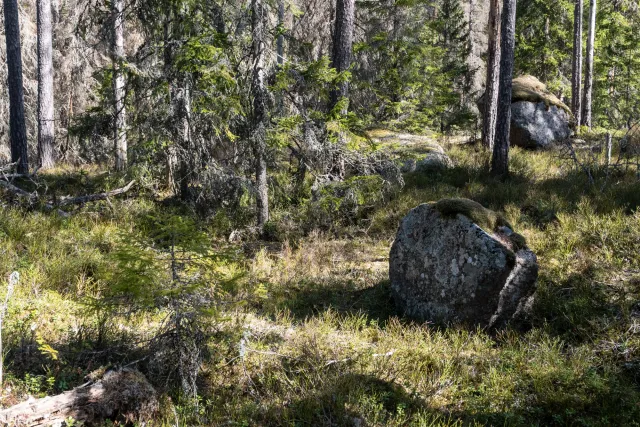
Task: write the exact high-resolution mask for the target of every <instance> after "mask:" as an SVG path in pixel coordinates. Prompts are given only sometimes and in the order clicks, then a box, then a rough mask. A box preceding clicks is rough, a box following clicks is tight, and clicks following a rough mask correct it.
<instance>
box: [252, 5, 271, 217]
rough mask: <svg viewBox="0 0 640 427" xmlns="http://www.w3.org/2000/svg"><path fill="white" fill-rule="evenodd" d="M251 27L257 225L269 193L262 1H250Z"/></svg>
mask: <svg viewBox="0 0 640 427" xmlns="http://www.w3.org/2000/svg"><path fill="white" fill-rule="evenodd" d="M251 12H252V16H251V29H252V38H253V40H252V56H253V61H254V64H253V82H252V92H253V117H252V122H253V123H252V129H253V135H252V139H253V151H254V155H255V162H256V163H255V168H256V169H255V172H256V208H257V222H258V227H260V228H263V227H264V225H265V224H266V223H267V221H269V192H268V186H267V161H266V151H267V141H266V136H267V135H266V133H267V132H266V124H267V87H266V83H265V52H264V51H265V33H266V28H265V16H264V15H265V10H264V5H263V0H252V1H251Z"/></svg>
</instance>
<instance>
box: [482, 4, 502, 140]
mask: <svg viewBox="0 0 640 427" xmlns="http://www.w3.org/2000/svg"><path fill="white" fill-rule="evenodd" d="M489 7H490V10H489V43H488V44H489V46H488V48H489V50H488V56H487V84H486V91H485V107H484V111H483V119H482V143H483V144H484V146H485V147H488V148H489V149H490V150H493V142H494V140H495V135H496V116H497V111H498V87H499V77H500V17H501V14H502V7H501V4H500V0H490V5H489Z"/></svg>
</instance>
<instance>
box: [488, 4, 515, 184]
mask: <svg viewBox="0 0 640 427" xmlns="http://www.w3.org/2000/svg"><path fill="white" fill-rule="evenodd" d="M515 33H516V0H504V4H503V7H502V25H501V27H500V39H501V40H500V46H501V55H500V87H499V93H498V117H497V125H496V138H495V143H494V145H493V156H492V158H491V174H492V175H495V176H506V175H508V174H509V132H510V130H511V86H512V79H513V61H514V48H515V39H516V37H515Z"/></svg>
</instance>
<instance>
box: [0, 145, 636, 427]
mask: <svg viewBox="0 0 640 427" xmlns="http://www.w3.org/2000/svg"><path fill="white" fill-rule="evenodd" d="M449 154H450V155H451V156H452V157H453V159H454V161H455V163H456V165H457V166H456V167H455V168H453V169H451V170H439V171H432V172H415V173H409V174H406V175H405V176H404V181H405V185H404V187H403V188H402V189H401V190H399V191H396V192H394V193H393V196H392V197H388V198H387V197H380V198H378V199H376V197H377V196H373V195H371V194H369V193H368V192H369V191H373V192H374V194H375V193H377V192H378V191H380V189H379V187H378V185H379V182H377V181H375V180H369V179H366V180H363V181H360V179H359V178H358V179H357V180H356V181H354V182H352V183H351V182H349V181H346V182H345V183H338V184H337V187H336V190H335V191H342V190H340V188H341V187H340V186H342V185H346V184H347V183H348V182H349V183H350V184H351V185H353V189H352V190H350V191H353V196H350V197H353V200H354V201H358V200H359V199H360V198H362V199H363V200H364V202H365V205H364V207H363V208H362V209H361V210H357V211H353V210H352V207H351V206H352V205H349V206H346V205H345V206H344V208H345V209H346V210H345V212H346V213H344V214H341V215H342V216H338V217H339V218H342V217H343V215H346V216H349V215H353V216H351V217H350V218H351V219H350V220H349V221H345V222H342V223H338V222H336V223H331V228H330V229H329V230H328V232H322V231H319V230H318V227H315V228H314V229H315V231H310V230H309V231H307V232H305V233H300V232H298V233H297V234H294V233H293V232H292V230H293V229H294V226H296V225H297V226H300V225H301V224H304V222H305V220H306V219H305V218H307V217H306V215H311V212H310V211H308V210H306V209H307V208H303V206H304V205H303V206H300V205H299V204H298V202H296V201H294V200H290V201H289V202H287V201H286V199H284V198H282V199H279V201H278V203H274V206H276V207H275V208H274V215H273V219H272V222H271V225H270V228H269V232H270V233H272V234H273V239H272V240H273V241H272V242H264V241H262V242H260V241H255V240H254V239H253V238H252V237H251V236H250V235H246V234H241V233H240V234H239V233H235V234H234V233H231V231H233V230H234V229H238V227H237V224H238V223H236V222H235V221H236V220H237V221H239V222H240V223H242V221H243V220H242V218H237V219H236V218H226V219H223V218H222V217H221V216H220V215H217V216H214V217H210V218H209V219H203V218H202V217H201V216H199V215H197V214H196V213H195V212H193V211H189V210H186V209H184V208H183V207H179V206H172V205H171V204H170V199H169V200H155V201H154V200H153V198H151V197H146V196H138V197H130V198H126V197H125V198H120V199H114V200H112V201H111V202H110V203H108V202H106V201H103V202H99V203H96V204H93V205H87V206H84V207H79V208H77V209H76V210H74V211H73V215H72V216H71V217H69V218H63V217H60V216H59V215H57V214H56V213H55V212H52V213H46V212H45V213H43V212H39V211H37V210H36V211H34V210H29V209H28V208H22V207H11V206H4V207H2V214H1V215H0V248H1V249H0V251H2V257H0V274H1V275H2V276H3V277H6V275H8V274H9V273H11V272H12V271H15V270H17V271H19V272H20V285H19V286H17V287H16V289H15V292H14V296H13V298H12V300H11V301H10V304H9V310H8V314H7V316H6V318H5V323H4V325H3V326H4V333H3V337H4V338H5V348H6V349H8V351H7V353H6V358H5V365H6V376H5V381H6V384H7V385H8V389H10V390H11V392H10V393H9V392H7V391H4V392H3V393H4V394H3V399H4V400H3V405H9V404H10V403H11V402H15V401H16V400H17V399H20V398H21V396H25V395H26V394H32V395H36V396H43V395H46V394H54V393H58V392H60V391H64V390H68V389H70V388H72V387H74V386H76V385H78V384H82V383H84V382H85V381H86V380H85V379H84V377H85V375H87V374H90V373H92V372H94V371H95V370H96V369H98V372H101V371H100V369H99V368H101V369H104V368H107V367H109V366H113V365H114V364H115V365H127V364H130V363H134V364H135V366H137V367H138V368H139V369H141V370H142V371H143V372H144V373H145V374H146V375H147V376H148V377H149V379H150V380H151V381H152V382H153V384H154V385H156V386H157V387H158V388H159V389H160V390H162V391H164V392H166V393H168V394H169V395H170V396H172V397H173V399H172V402H173V403H167V405H164V407H165V409H166V412H163V413H162V414H160V415H159V419H158V422H159V423H166V424H167V425H168V424H174V423H175V422H176V421H175V420H176V417H177V418H178V419H179V422H180V424H186V425H220V424H225V423H228V422H234V423H238V424H245V425H256V424H260V425H299V424H313V425H329V424H332V425H345V426H347V425H353V424H354V423H356V422H361V423H365V424H367V425H374V426H384V425H467V424H478V425H481V424H489V425H496V424H500V425H522V424H530V423H534V424H539V425H554V424H556V425H557V424H561V425H565V424H581V425H607V424H612V423H614V424H615V423H619V424H624V425H634V423H635V422H637V419H638V416H639V415H640V414H639V413H638V411H639V408H638V406H637V402H638V399H639V398H640V390H639V388H638V387H639V384H640V365H639V360H640V341H639V339H638V336H639V335H638V333H639V332H638V331H639V326H638V325H639V321H640V318H639V317H638V316H639V309H638V298H639V297H640V288H638V284H639V283H640V280H639V279H640V264H639V261H638V257H637V253H638V251H639V250H640V246H639V244H640V243H639V242H640V228H639V224H640V218H639V217H638V215H639V213H638V212H639V211H638V208H639V207H640V197H638V195H639V194H640V192H639V191H638V182H637V180H636V176H635V169H629V170H628V171H626V172H625V169H624V168H617V169H614V170H610V169H606V168H604V167H601V168H600V169H597V168H594V169H593V178H594V180H595V185H590V184H589V180H588V177H587V176H586V174H584V172H583V170H582V169H580V168H577V167H575V166H574V165H573V163H571V162H568V161H566V160H562V159H560V158H558V156H557V154H556V153H551V152H542V153H532V152H526V151H522V150H519V149H514V150H513V152H512V155H513V156H512V162H511V165H512V176H511V178H510V179H509V180H506V181H498V180H495V179H493V178H490V177H489V176H488V174H487V171H486V164H487V160H488V159H487V154H486V153H485V152H483V151H477V150H476V148H474V147H473V146H462V147H451V148H450V150H449ZM406 155H407V156H411V155H412V153H410V152H407V153H406ZM598 159H599V162H600V163H599V164H600V165H601V166H602V165H603V163H602V162H603V161H604V159H603V157H602V155H601V156H600V157H598ZM45 176H46V177H47V179H48V182H47V183H48V186H49V188H52V187H55V186H59V185H60V183H65V185H66V186H67V188H70V189H74V191H77V192H80V193H82V192H86V191H87V190H86V189H89V188H93V187H94V186H103V185H105V181H104V179H105V176H106V175H104V174H102V173H97V172H96V171H95V170H94V171H91V170H87V171H84V172H77V171H66V172H65V171H59V172H54V173H51V174H47V175H45ZM114 185H118V184H114ZM345 188H346V187H345ZM360 193H362V194H366V195H365V196H360V195H359V194H360ZM149 194H150V195H151V194H153V193H149ZM309 197H310V199H309V200H313V199H312V195H309ZM451 197H464V198H470V199H472V200H475V201H477V202H479V203H481V204H482V205H483V206H485V207H487V208H489V209H491V210H493V211H496V212H498V213H500V214H501V215H502V216H503V217H504V220H505V221H507V222H508V223H509V224H511V225H512V226H513V227H514V229H515V230H517V231H518V232H519V233H521V234H522V235H523V236H524V237H525V238H526V239H527V242H528V245H529V246H530V247H531V248H532V249H533V250H534V251H535V253H536V254H537V255H538V259H539V262H540V266H541V270H540V281H539V286H538V297H537V300H536V301H537V302H536V304H535V305H534V318H533V328H532V329H531V330H530V331H529V332H528V333H526V334H524V335H521V334H517V333H515V332H512V331H505V332H503V333H501V334H499V335H497V336H490V335H487V334H486V333H485V332H483V331H476V330H465V329H460V328H456V327H451V328H448V329H438V328H434V327H432V326H430V325H428V324H417V323H413V322H411V321H409V320H406V319H403V318H402V317H399V316H398V313H397V312H396V311H395V309H394V305H393V301H392V299H391V298H390V288H389V282H388V270H387V265H388V264H387V263H388V259H387V257H388V247H389V244H390V242H391V241H392V239H393V236H394V234H395V232H396V227H397V224H398V221H399V219H400V218H401V217H402V216H404V215H405V214H406V212H407V211H408V209H410V208H412V207H414V206H416V205H417V204H419V203H423V202H428V201H436V200H440V199H443V198H451ZM316 200H321V199H316ZM327 200H328V202H327V203H329V204H330V203H331V201H332V200H334V199H332V198H331V197H329V198H328V199H327ZM348 200H350V198H349V197H345V198H342V199H336V201H339V202H340V204H338V205H336V206H337V208H338V209H342V208H343V206H342V204H344V203H347V201H348ZM371 200H376V202H375V203H372V202H370V201H371ZM309 206H313V204H311V205H309ZM334 208H335V206H334V207H332V208H331V209H334ZM331 209H329V210H328V211H327V212H331ZM309 218H310V217H309ZM307 221H308V220H307ZM307 223H308V222H307ZM223 230H227V231H223ZM230 234H233V235H234V236H236V237H234V238H233V239H232V240H234V239H240V240H241V241H242V242H243V243H229V242H228V237H229V236H230ZM218 236H221V237H223V238H219V237H218ZM288 236H292V239H288ZM294 236H295V238H294ZM234 242H237V240H234ZM3 283H4V282H3ZM4 288H5V287H4V286H3V287H2V292H0V297H2V296H3V292H4ZM92 375H98V374H96V373H93V374H92ZM196 390H197V396H196V398H195V399H194V398H193V393H194V392H195V391H196Z"/></svg>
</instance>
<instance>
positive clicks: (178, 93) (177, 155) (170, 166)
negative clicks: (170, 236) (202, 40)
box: [163, 10, 193, 200]
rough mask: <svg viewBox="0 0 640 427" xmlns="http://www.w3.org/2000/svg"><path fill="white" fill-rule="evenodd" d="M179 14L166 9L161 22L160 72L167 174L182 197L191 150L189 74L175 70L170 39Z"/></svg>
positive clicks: (186, 187)
mask: <svg viewBox="0 0 640 427" xmlns="http://www.w3.org/2000/svg"><path fill="white" fill-rule="evenodd" d="M181 20H182V16H181V14H180V13H179V12H175V11H172V10H170V11H169V12H168V15H167V17H166V20H165V23H164V52H163V54H164V74H165V78H166V81H167V84H168V86H169V105H170V114H169V120H170V123H168V127H169V129H170V130H171V137H172V139H173V141H172V142H173V143H172V144H170V145H169V147H168V150H167V172H168V173H167V178H168V183H169V185H170V187H171V188H172V190H173V193H174V194H177V195H179V196H180V198H181V199H182V200H187V199H188V198H189V196H190V192H189V191H190V190H189V188H190V187H189V184H190V179H189V178H190V174H191V171H190V162H189V155H190V153H192V149H193V146H192V139H191V90H190V89H191V84H190V80H189V76H188V75H185V73H183V72H180V71H177V70H175V68H174V61H175V53H174V50H173V44H172V40H175V39H176V38H178V37H180V36H179V34H178V31H179V28H180V22H181Z"/></svg>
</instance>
